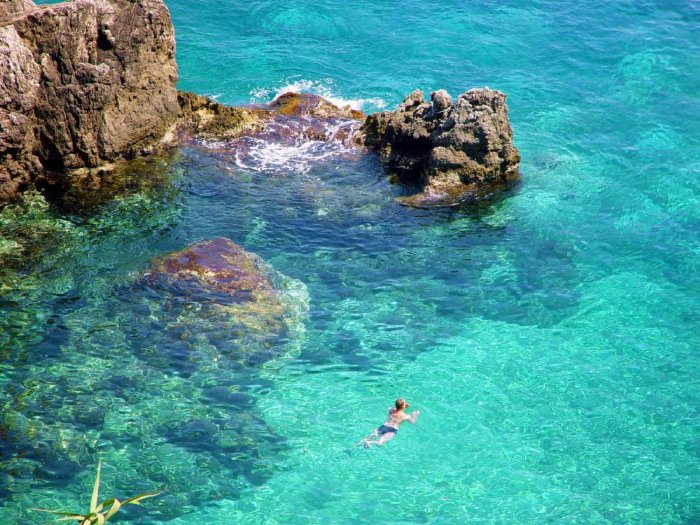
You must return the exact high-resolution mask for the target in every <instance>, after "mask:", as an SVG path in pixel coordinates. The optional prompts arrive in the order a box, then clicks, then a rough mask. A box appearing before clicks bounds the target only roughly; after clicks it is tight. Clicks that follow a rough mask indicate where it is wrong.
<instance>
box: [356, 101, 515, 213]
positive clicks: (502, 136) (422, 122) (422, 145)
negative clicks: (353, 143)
mask: <svg viewBox="0 0 700 525" xmlns="http://www.w3.org/2000/svg"><path fill="white" fill-rule="evenodd" d="M361 138H362V140H363V141H364V143H365V144H366V145H368V146H370V147H372V148H374V149H376V150H378V151H379V154H380V159H381V161H382V163H384V165H385V166H386V168H387V169H388V170H389V171H390V172H392V173H394V174H396V175H397V176H398V177H399V178H400V180H402V181H404V182H407V183H410V184H417V185H419V187H420V189H421V191H420V192H419V193H418V194H415V195H411V196H409V197H400V198H399V202H401V203H402V204H405V205H407V206H416V207H430V206H449V205H453V204H457V203H460V202H464V201H465V200H469V199H476V198H479V197H483V196H484V195H486V194H489V193H491V192H493V191H494V190H495V189H498V188H500V187H504V186H506V185H508V184H509V183H510V182H512V181H514V180H517V179H518V178H519V177H520V174H519V171H518V166H519V164H520V154H519V153H518V150H517V149H516V148H515V146H513V130H512V129H511V127H510V122H509V120H508V109H507V107H506V96H505V94H503V93H501V92H500V91H495V90H492V89H488V88H483V89H472V90H470V91H467V92H466V93H463V94H461V95H460V96H459V97H457V100H456V101H455V102H454V103H453V102H452V99H451V98H450V96H449V94H448V93H447V92H446V91H444V90H440V91H436V92H435V93H433V94H432V95H431V101H430V102H426V101H425V100H424V98H423V93H422V92H421V91H419V90H416V91H414V92H413V93H411V94H410V95H409V96H408V97H406V99H405V100H404V101H403V103H402V104H401V105H400V106H399V107H398V108H397V109H396V110H394V111H385V112H382V113H376V114H374V115H370V116H368V117H367V118H366V120H365V123H364V124H363V126H362V129H361Z"/></svg>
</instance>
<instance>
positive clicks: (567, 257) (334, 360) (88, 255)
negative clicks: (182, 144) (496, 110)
mask: <svg viewBox="0 0 700 525" xmlns="http://www.w3.org/2000/svg"><path fill="white" fill-rule="evenodd" d="M168 6H169V7H170V9H171V11H172V15H173V19H174V22H175V26H176V31H177V41H178V62H179V66H180V78H181V81H180V87H181V88H182V89H187V90H192V91H196V92H198V93H201V94H206V95H210V96H215V97H217V98H218V100H220V101H222V102H226V103H250V102H261V101H268V100H271V99H272V98H273V97H274V96H275V94H277V93H280V92H282V91H284V90H285V89H302V90H306V91H311V92H315V93H319V94H322V95H325V96H327V97H332V98H334V99H337V100H339V101H346V102H351V103H353V104H355V105H357V106H361V107H363V108H364V109H365V110H366V111H375V110H377V109H381V108H383V107H387V108H391V107H393V106H394V105H396V104H397V103H398V102H400V100H401V98H402V96H403V95H405V94H407V93H409V92H410V91H412V90H413V89H414V88H422V89H423V90H424V91H426V92H427V93H429V92H430V91H431V90H433V89H437V88H446V89H448V90H449V91H450V92H451V93H452V94H453V95H457V94H458V93H459V92H461V91H464V90H466V89H468V88H471V87H477V86H482V85H488V86H490V87H492V88H497V89H501V90H503V91H505V92H506V93H507V94H508V97H509V98H508V104H509V108H510V116H511V122H512V125H513V128H514V134H515V139H516V145H517V146H518V147H519V148H520V151H521V153H522V157H523V163H522V172H523V182H522V184H521V185H520V187H519V188H517V189H516V190H515V191H514V192H512V194H510V195H508V196H506V197H505V198H503V199H499V200H497V201H495V202H493V203H489V204H485V205H480V206H477V207H475V208H467V209H460V210H442V211H435V210H433V211H421V210H414V209H408V208H403V207H400V206H399V205H397V204H396V203H395V202H394V201H393V199H392V197H393V196H395V195H397V194H399V193H400V192H401V191H402V190H401V188H398V187H395V186H392V185H390V184H389V182H388V180H387V178H386V176H385V175H384V174H383V172H382V169H381V167H380V166H379V164H378V162H377V160H376V159H375V158H373V157H372V156H368V157H360V158H357V157H352V156H347V155H343V154H342V152H341V153H338V154H331V155H325V154H324V153H323V152H320V153H319V152H318V151H316V150H314V149H313V148H311V149H310V148H309V147H308V145H304V144H299V145H298V147H289V148H286V149H285V148H275V147H270V148H265V147H261V148H260V149H259V150H258V151H257V154H256V155H254V156H252V157H251V159H252V160H251V159H248V161H249V162H247V163H246V164H245V166H246V167H241V165H240V163H236V162H234V161H233V160H232V159H231V158H229V157H227V156H226V155H224V154H221V153H220V152H217V153H216V154H214V153H212V152H209V151H207V150H202V149H199V148H183V149H182V150H181V151H179V152H177V153H176V155H175V156H174V158H173V159H171V161H170V162H169V163H167V164H165V165H164V166H160V165H155V164H147V165H146V167H144V172H145V173H155V172H157V173H159V174H160V176H161V177H162V180H160V179H159V180H160V182H159V183H158V184H155V185H153V186H150V187H148V188H141V189H138V188H137V189H136V190H134V191H132V192H129V193H128V194H126V195H124V196H122V197H120V198H118V199H116V200H115V201H113V202H111V203H108V204H106V205H104V206H102V207H100V208H99V209H97V210H96V211H94V212H93V213H92V214H89V215H76V214H71V213H69V212H65V211H60V210H57V209H55V208H51V207H48V208H47V207H45V206H43V205H42V203H41V201H40V200H39V199H33V200H31V202H32V205H31V207H29V205H27V207H25V208H22V209H19V210H12V213H15V214H17V215H15V216H12V217H10V216H9V215H8V211H7V210H6V211H5V212H4V213H3V215H0V219H2V220H4V221H5V223H3V222H2V220H0V226H2V224H5V226H6V227H7V224H6V223H8V222H9V221H10V219H11V220H12V222H14V224H15V225H16V224H18V221H20V219H18V218H17V217H18V216H19V217H21V220H22V221H25V222H21V223H19V224H21V227H20V229H22V228H24V229H25V230H27V231H28V230H31V231H32V232H35V233H37V232H38V233H37V234H38V235H40V237H39V238H40V239H41V243H40V245H39V246H33V245H32V246H28V247H27V248H28V249H31V250H30V251H31V252H32V253H34V252H35V251H36V252H38V254H36V256H34V257H33V258H32V262H31V264H28V265H26V266H23V267H22V269H21V271H20V272H19V273H17V272H16V271H15V270H6V271H5V270H4V271H3V274H2V276H1V277H0V293H2V294H3V295H2V297H0V299H1V300H2V304H1V306H0V308H2V315H0V367H2V368H1V370H0V406H1V407H2V413H3V415H2V417H3V419H2V426H0V523H2V524H5V523H8V524H19V523H23V524H26V523H45V522H46V521H47V520H46V519H44V516H37V514H36V513H33V512H31V511H30V510H29V509H30V508H31V507H49V508H59V507H68V508H72V507H75V506H76V505H79V504H82V505H83V506H84V505H85V504H86V503H87V502H88V500H89V494H90V490H91V484H92V481H93V479H94V468H95V466H96V463H97V460H98V458H102V460H103V485H104V491H105V496H107V495H112V494H115V495H117V496H129V495H131V494H132V493H135V492H138V491H141V490H149V489H152V488H154V487H167V488H168V492H167V493H166V494H165V495H164V496H161V497H160V498H157V499H155V500H152V501H151V502H148V503H145V505H144V507H145V508H144V509H131V510H127V511H125V513H124V516H123V517H124V518H126V520H125V521H122V522H123V523H133V524H136V523H149V524H151V523H153V524H160V523H166V522H167V523H171V524H174V525H190V524H202V523H206V524H212V525H215V524H216V525H218V524H221V525H223V524H239V523H242V524H248V523H249V524H260V523H264V524H351V523H380V522H392V523H401V524H419V523H427V524H461V523H473V524H544V523H571V524H573V523H576V524H644V525H646V524H683V525H691V524H697V523H700V486H699V485H700V457H699V456H700V432H699V431H698V425H699V424H700V418H699V414H698V411H699V408H700V381H699V379H700V355H699V354H698V350H697V346H698V340H699V339H698V338H699V336H700V324H699V323H698V317H699V316H700V277H699V274H700V233H699V232H700V200H699V196H700V135H699V134H698V129H699V124H700V98H699V97H698V94H699V93H700V30H699V28H700V7H699V5H698V4H696V3H693V2H664V1H656V2H653V1H628V2H624V1H621V2H590V3H584V2H572V1H562V2H543V1H535V2H512V3H509V4H507V5H506V4H499V3H497V2H490V1H485V0H480V1H475V2H469V3H465V2H427V1H425V0H416V1H411V2H404V3H398V2H396V3H389V2H366V1H360V2H352V3H350V2H340V1H326V2H310V1H304V2H300V1H289V0H288V1H285V2H281V1H266V2H257V3H254V4H251V3H250V2H237V1H236V2H233V1H228V0H223V1H221V0H220V1H218V2H213V1H210V0H205V1H200V2H187V1H185V0H172V1H169V2H168ZM336 153H337V152H336ZM163 171H164V172H165V173H164V174H163ZM8 217H9V218H8ZM25 230H22V231H23V232H24V233H26V231H25ZM24 233H22V232H20V238H23V237H22V235H24ZM215 236H226V237H229V238H231V239H232V240H234V241H235V242H237V243H239V244H241V245H242V246H244V247H245V248H246V249H248V250H250V251H253V252H255V253H257V254H259V255H260V256H262V257H263V258H264V259H266V260H267V261H268V262H269V263H270V264H271V265H272V266H274V268H275V269H276V270H277V271H279V272H281V273H282V274H284V275H286V276H287V277H290V278H292V279H294V280H296V281H294V282H298V283H299V286H298V288H297V295H298V298H299V301H302V302H305V301H308V304H309V314H308V317H307V318H306V319H305V322H304V326H305V331H304V333H302V334H296V335H295V336H294V337H293V338H291V339H289V340H280V341H279V342H278V346H279V347H278V348H277V350H278V352H277V354H281V355H282V357H281V358H277V359H274V360H271V361H267V360H261V362H260V363H257V364H255V363H252V364H251V363H249V362H242V361H241V360H240V359H238V358H237V357H236V355H237V354H236V352H235V343H236V342H235V340H233V339H232V338H231V337H230V335H227V334H226V333H220V332H217V330H216V327H214V328H212V327H210V326H208V327H207V330H206V331H205V330H203V329H202V328H201V325H198V324H197V321H192V319H190V318H187V319H185V321H183V320H182V318H181V317H177V315H180V314H173V313H172V312H171V311H169V310H167V309H166V308H164V307H163V297H162V295H161V293H160V292H159V291H158V290H151V289H148V287H145V286H143V285H142V284H140V281H139V276H140V275H142V274H143V272H144V271H145V270H146V269H147V268H148V266H149V264H150V261H151V260H152V259H153V258H154V257H156V256H158V255H161V254H164V253H168V252H171V251H175V250H180V249H183V248H184V247H185V246H187V245H188V244H190V243H192V242H195V241H198V240H202V239H208V238H211V237H215ZM27 242H29V241H27ZM14 248H15V246H14V245H12V244H11V243H7V242H5V243H4V244H1V245H0V250H4V251H5V252H7V253H11V252H12V250H13V249H14ZM302 283H303V284H302ZM193 306H196V305H193ZM188 323H189V324H188ZM399 395H401V396H404V397H406V398H407V399H408V400H409V401H410V402H411V403H412V408H417V409H420V410H421V412H422V417H421V419H420V421H419V422H418V424H416V425H414V426H408V425H406V426H404V427H402V429H401V431H400V432H399V434H398V436H397V437H396V438H395V439H394V440H393V441H392V442H391V443H390V444H389V445H387V446H386V447H385V448H383V449H372V450H370V451H365V450H362V449H351V450H348V448H349V447H351V446H352V444H353V443H354V442H356V441H357V440H358V439H360V438H361V437H362V436H363V435H365V434H366V433H367V432H369V431H370V430H371V429H372V428H374V427H375V426H376V425H378V424H380V423H381V422H382V421H383V417H384V415H385V411H386V407H387V406H388V405H389V404H390V403H391V402H392V401H393V399H395V398H396V397H397V396H399ZM79 502H80V503H79Z"/></svg>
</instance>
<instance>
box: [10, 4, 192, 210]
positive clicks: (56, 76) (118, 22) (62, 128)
mask: <svg viewBox="0 0 700 525" xmlns="http://www.w3.org/2000/svg"><path fill="white" fill-rule="evenodd" d="M0 79H1V81H0V203H1V202H3V201H6V200H8V199H9V198H11V197H13V196H14V195H16V194H17V193H18V192H19V191H21V190H22V189H23V188H25V187H27V186H29V185H30V184H32V183H33V182H34V180H35V178H36V177H37V176H38V174H40V173H41V172H42V171H54V172H65V171H69V170H75V169H79V168H93V167H98V166H101V165H103V164H105V163H108V162H111V161H114V160H117V159H119V158H122V157H128V156H132V155H134V154H136V153H138V152H140V151H142V150H143V149H144V148H148V147H150V146H151V145H152V144H154V143H156V142H158V141H160V139H161V138H162V137H163V135H164V134H165V132H166V130H167V129H168V128H169V127H170V126H171V125H172V124H173V123H174V122H175V119H176V118H177V114H178V103H177V92H176V89H175V84H176V82H177V65H176V63H175V39H174V31H173V26H172V23H171V21H170V14H169V12H168V9H167V7H166V6H165V4H164V3H163V1H162V0H135V1H132V0H75V1H71V2H65V3H61V4H53V5H47V6H34V5H33V4H32V3H31V2H29V1H28V0H24V1H21V0H11V1H4V2H0Z"/></svg>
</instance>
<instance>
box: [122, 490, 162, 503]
mask: <svg viewBox="0 0 700 525" xmlns="http://www.w3.org/2000/svg"><path fill="white" fill-rule="evenodd" d="M162 493H163V491H162V490H159V491H157V492H144V493H143V494H139V495H138V496H134V497H133V498H129V499H125V500H124V501H122V506H124V505H139V502H140V501H141V500H142V499H146V498H152V497H153V496H158V495H159V494H162Z"/></svg>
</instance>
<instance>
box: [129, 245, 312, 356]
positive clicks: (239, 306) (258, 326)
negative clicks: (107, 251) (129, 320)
mask: <svg viewBox="0 0 700 525" xmlns="http://www.w3.org/2000/svg"><path fill="white" fill-rule="evenodd" d="M143 282H144V283H145V284H147V285H148V286H149V287H150V288H151V289H155V290H156V291H157V292H158V293H159V295H160V296H161V297H163V298H164V301H165V303H167V307H166V308H165V310H164V312H165V314H164V315H165V316H166V318H164V319H162V321H164V322H165V323H166V326H167V329H168V330H170V331H176V332H178V333H180V336H179V339H180V340H182V341H185V342H187V341H189V342H190V343H191V349H192V351H193V352H196V351H197V349H202V348H209V347H210V346H211V345H214V346H215V347H217V349H218V352H219V353H220V354H223V355H225V356H227V357H228V358H230V359H233V360H234V361H239V362H240V361H242V362H245V363H247V364H253V363H258V362H260V361H265V360H269V359H272V358H273V357H274V356H275V355H276V354H281V353H287V352H289V351H290V349H289V348H288V345H287V343H288V342H290V341H293V340H294V339H295V338H297V337H298V336H300V335H301V333H302V332H303V329H304V325H303V323H304V319H305V316H306V313H307V311H308V303H307V295H306V291H305V287H304V285H303V283H301V282H299V281H295V280H293V279H289V278H288V277H285V276H283V275H281V274H280V273H279V272H276V271H275V270H274V269H273V268H272V267H271V266H270V265H269V264H267V263H266V262H265V261H263V259H261V258H260V257H259V256H257V255H255V254H253V253H250V252H247V251H246V250H244V249H243V248H241V247H240V246H238V245H237V244H235V243H234V242H232V241H231V240H229V239H226V238H224V237H220V238H217V239H213V240H209V241H202V242H199V243H196V244H194V245H192V246H190V247H189V248H186V249H185V250H183V251H181V252H177V253H174V254H171V255H168V256H165V257H162V258H160V259H158V260H156V261H155V262H154V263H153V265H152V267H151V269H150V270H149V271H148V272H147V274H146V275H145V276H144V279H143ZM203 338H206V341H204V340H203ZM204 351H205V352H206V351H208V350H204Z"/></svg>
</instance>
